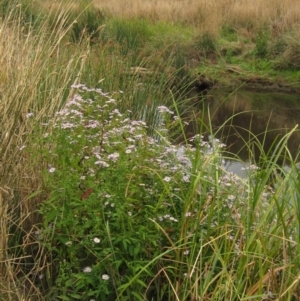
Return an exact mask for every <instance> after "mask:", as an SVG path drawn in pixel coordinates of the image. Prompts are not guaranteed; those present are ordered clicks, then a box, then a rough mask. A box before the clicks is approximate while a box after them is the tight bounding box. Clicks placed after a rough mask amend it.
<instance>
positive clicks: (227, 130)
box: [185, 89, 300, 174]
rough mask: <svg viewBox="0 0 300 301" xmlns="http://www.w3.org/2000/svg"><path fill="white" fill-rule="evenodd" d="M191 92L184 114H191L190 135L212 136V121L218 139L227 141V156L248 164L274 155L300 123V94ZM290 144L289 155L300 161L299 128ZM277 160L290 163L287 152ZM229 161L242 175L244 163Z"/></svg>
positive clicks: (241, 91)
mask: <svg viewBox="0 0 300 301" xmlns="http://www.w3.org/2000/svg"><path fill="white" fill-rule="evenodd" d="M191 95H192V97H191V98H190V101H189V110H188V111H187V112H186V113H185V116H188V115H189V114H192V115H191V116H192V117H191V118H190V120H191V121H190V122H189V125H188V126H187V127H186V134H187V136H188V137H191V136H193V135H194V134H195V133H199V132H202V133H204V134H205V132H207V135H209V134H211V133H209V129H207V124H211V126H212V132H213V135H214V136H215V138H218V139H220V140H221V141H222V142H223V143H225V144H226V149H225V157H229V158H230V157H234V156H237V157H238V158H239V159H240V160H241V161H243V162H245V165H248V163H249V162H250V161H251V163H254V162H255V163H258V164H259V161H260V158H261V157H264V158H266V157H271V156H272V154H274V152H275V151H276V146H277V145H278V142H279V141H280V139H282V137H283V136H284V135H285V134H287V133H289V132H290V131H291V130H292V129H293V128H294V127H295V126H296V125H300V94H298V93H287V92H272V91H257V90H255V91H254V90H253V91H247V90H235V91H229V90H226V89H212V90H210V91H208V93H207V94H206V95H203V94H202V95H196V93H194V94H193V93H191ZM195 116H196V120H193V119H195ZM287 147H288V152H289V154H288V156H291V157H292V158H293V159H294V160H297V156H298V154H299V147H300V131H299V130H296V131H295V132H294V133H293V134H292V135H291V137H290V138H289V140H288V143H287ZM277 163H278V164H280V165H284V164H288V159H287V153H286V154H284V155H283V156H281V157H280V158H279V160H278V162H277ZM226 164H227V165H228V169H229V170H230V171H235V172H236V173H238V174H243V172H240V168H241V167H242V163H241V164H238V163H236V162H234V161H231V160H230V159H228V160H227V161H226ZM249 164H250V163H249Z"/></svg>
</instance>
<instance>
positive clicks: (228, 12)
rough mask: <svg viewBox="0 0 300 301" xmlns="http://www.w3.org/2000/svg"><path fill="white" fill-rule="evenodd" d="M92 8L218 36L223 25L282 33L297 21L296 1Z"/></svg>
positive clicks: (133, 1)
mask: <svg viewBox="0 0 300 301" xmlns="http://www.w3.org/2000/svg"><path fill="white" fill-rule="evenodd" d="M93 3H94V5H95V6H96V7H98V8H100V9H103V10H106V11H108V12H109V13H111V14H112V15H114V16H122V17H126V18H132V17H145V18H150V19H152V20H164V21H171V22H182V23H187V24H191V25H194V26H197V28H198V29H200V30H205V31H209V32H211V33H217V32H219V31H220V29H221V26H222V25H223V24H228V25H230V26H233V27H235V28H236V29H239V28H246V29H247V30H252V29H255V28H259V27H260V26H264V25H266V24H268V25H269V26H271V28H272V29H273V30H274V31H285V30H289V29H290V28H291V27H294V26H297V25H298V23H299V21H300V2H299V1H297V0H286V1H281V0H268V1H265V0H222V1H220V0H211V1H208V0H181V1H180V0H160V1H158V0H155V1H153V0H128V1H122V0H109V1H108V0H94V1H93Z"/></svg>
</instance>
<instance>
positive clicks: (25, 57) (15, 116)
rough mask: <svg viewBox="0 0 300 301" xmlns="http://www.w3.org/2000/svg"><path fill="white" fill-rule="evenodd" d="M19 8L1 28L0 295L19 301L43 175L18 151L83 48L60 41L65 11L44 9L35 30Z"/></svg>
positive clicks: (64, 87) (64, 88)
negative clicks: (46, 11) (24, 252)
mask: <svg viewBox="0 0 300 301" xmlns="http://www.w3.org/2000/svg"><path fill="white" fill-rule="evenodd" d="M22 10H23V7H22V5H17V6H15V7H12V10H11V11H10V13H9V14H8V15H7V16H6V17H5V18H4V19H3V20H1V26H0V65H1V70H0V122H1V128H0V233H1V236H0V283H1V285H0V296H1V297H2V296H5V298H7V299H8V300H22V298H23V297H22V296H23V295H24V294H27V293H28V290H26V286H27V287H34V286H31V285H28V284H29V283H30V281H31V280H30V277H31V276H32V274H31V270H32V268H34V266H30V265H29V266H28V268H25V270H27V271H28V274H24V272H23V271H24V264H26V262H27V259H26V258H24V256H21V257H19V254H21V253H20V249H22V248H23V249H25V248H26V247H27V245H26V239H25V238H26V235H27V234H29V233H28V232H27V231H29V229H30V225H31V222H32V220H33V219H36V204H37V203H38V202H39V200H40V198H38V197H31V196H30V195H32V194H36V193H37V192H38V191H39V189H40V187H41V185H42V177H41V172H40V170H39V169H38V168H37V167H36V166H33V165H32V162H33V160H32V158H31V157H30V155H28V153H27V154H25V153H24V152H22V149H24V148H25V147H28V138H29V137H30V135H34V133H35V132H34V131H37V128H36V126H34V124H35V123H36V122H38V121H41V122H43V123H44V124H45V127H46V124H47V121H48V120H49V119H50V118H52V117H53V115H54V113H55V112H56V111H57V110H58V108H60V107H61V106H62V105H63V103H64V101H65V99H66V97H67V96H68V94H69V93H71V92H70V90H69V89H70V85H71V84H72V83H74V82H76V81H77V80H80V74H81V68H82V66H83V64H84V60H85V57H86V53H85V51H84V50H83V49H84V48H85V47H83V46H77V47H74V46H72V45H70V44H69V43H67V40H66V39H65V37H66V35H67V33H68V31H69V26H70V25H67V20H68V15H69V11H68V10H60V11H57V12H53V14H52V13H51V12H49V19H45V20H44V21H43V22H42V23H41V24H40V25H39V27H38V28H34V26H31V25H29V24H26V22H25V23H24V19H23V16H24V15H23V11H22ZM50 18H51V19H50ZM50 23H51V26H52V31H49V24H50ZM68 48H69V51H65V50H66V49H68ZM62 49H63V50H64V51H62ZM68 52H69V53H68ZM67 53H68V54H67ZM66 54H67V55H66ZM41 131H43V129H41ZM36 134H38V133H36ZM25 257H26V256H25ZM30 274H31V276H30V277H29V275H30ZM16 279H20V281H21V282H20V283H16ZM21 279H22V280H21ZM26 283H27V285H26ZM36 293H37V292H36ZM0 299H1V298H0ZM1 300H2V299H1ZM26 300H29V299H26Z"/></svg>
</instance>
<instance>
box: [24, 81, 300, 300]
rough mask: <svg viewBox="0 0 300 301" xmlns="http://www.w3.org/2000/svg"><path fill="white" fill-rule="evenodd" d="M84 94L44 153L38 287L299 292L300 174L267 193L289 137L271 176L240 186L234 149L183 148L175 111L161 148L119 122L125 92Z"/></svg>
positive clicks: (271, 164)
mask: <svg viewBox="0 0 300 301" xmlns="http://www.w3.org/2000/svg"><path fill="white" fill-rule="evenodd" d="M73 88H74V89H76V91H74V96H73V98H71V99H70V100H69V101H68V102H67V104H66V106H65V107H64V108H63V109H62V110H61V111H59V112H58V113H57V114H56V118H55V119H54V120H53V124H52V125H53V126H51V128H52V131H51V132H49V133H47V132H46V133H45V135H44V136H43V137H40V138H41V140H38V144H37V145H39V146H40V148H39V153H40V154H41V156H42V158H43V160H45V162H46V168H45V170H44V179H45V185H46V187H47V189H48V191H49V197H48V198H47V200H45V201H44V202H43V203H42V205H41V207H40V210H39V212H40V214H41V216H42V218H43V222H42V223H41V224H36V225H35V227H34V229H35V230H36V231H31V232H30V235H28V240H29V241H30V244H31V245H32V246H33V247H32V249H33V250H34V249H36V252H35V253H34V252H33V253H32V254H33V255H32V256H33V260H34V262H41V263H43V264H42V265H41V266H40V267H39V268H36V269H35V270H34V271H33V273H32V274H34V275H35V278H34V283H35V285H36V286H37V287H39V288H40V289H41V290H42V291H43V292H44V294H46V295H47V297H46V298H47V299H50V300H53V299H55V298H59V299H63V300H74V299H95V300H127V298H130V299H141V300H142V299H143V300H145V299H146V300H152V299H156V300H166V299H167V300H175V299H176V300H190V299H197V298H198V299H199V298H205V299H208V300H224V298H225V299H228V300H240V299H241V298H244V299H247V298H267V296H269V297H276V298H279V299H282V300H289V299H288V298H291V296H293V295H295V296H296V295H297V294H298V293H299V292H298V291H297V284H298V282H299V279H298V278H297V277H296V276H295V275H296V274H297V262H298V259H299V258H298V255H297V252H298V247H297V246H298V243H299V219H298V218H295V217H294V215H293V214H294V212H295V211H294V210H296V209H297V207H295V206H296V203H291V202H290V201H289V202H287V199H286V198H285V197H286V196H287V195H289V194H288V191H290V192H289V193H291V192H292V190H290V189H289V188H288V183H289V181H296V178H295V174H294V173H293V172H291V171H284V170H282V172H283V175H284V179H286V180H285V181H283V182H279V185H278V186H277V185H276V186H273V187H271V186H268V179H269V176H270V174H271V172H273V171H274V170H275V169H277V168H278V166H277V164H276V161H277V158H278V156H279V155H280V154H281V153H282V151H284V150H285V146H286V142H287V140H288V138H289V135H290V134H287V135H286V136H285V137H283V138H282V139H281V140H280V141H279V143H278V147H277V148H276V150H275V152H274V156H273V157H271V161H265V165H264V168H263V169H259V168H258V167H256V166H250V169H249V174H248V177H247V178H245V179H241V178H239V177H237V176H236V175H235V174H232V173H228V172H226V170H225V169H224V167H223V166H222V160H223V156H222V154H221V150H222V148H224V145H223V144H222V143H221V142H220V141H218V140H216V139H214V138H213V137H212V138H211V140H210V142H207V141H204V140H203V137H202V136H200V135H196V136H195V137H193V138H192V139H190V140H189V141H187V140H186V143H185V144H184V145H182V146H175V145H172V144H171V143H170V142H169V139H168V136H169V134H168V132H169V130H171V129H172V128H174V127H175V128H176V127H179V128H182V127H183V124H182V121H181V119H180V118H179V117H177V116H176V115H175V114H174V112H172V111H170V110H169V109H168V108H166V107H164V106H160V107H158V110H157V114H158V121H159V123H158V124H157V127H156V133H157V135H156V136H155V137H154V138H153V137H149V136H148V134H147V124H146V123H145V122H144V121H136V120H133V119H132V118H131V117H130V115H131V112H130V111H119V109H118V103H119V102H121V99H122V97H121V96H120V95H119V93H121V92H118V91H115V96H116V97H114V96H113V95H111V94H109V93H105V92H104V91H103V90H102V89H99V88H97V89H91V88H87V87H86V86H84V85H75V86H73ZM121 95H122V93H121ZM117 99H120V100H119V101H117ZM35 141H37V140H35ZM33 145H35V144H33ZM24 151H26V149H25V150H24ZM33 163H34V162H33ZM295 183H296V182H295ZM293 193H294V192H293ZM293 199H295V198H293ZM289 200H290V198H289ZM297 216H298V215H297ZM37 250H40V251H39V252H37Z"/></svg>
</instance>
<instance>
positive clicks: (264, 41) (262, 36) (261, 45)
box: [255, 29, 269, 58]
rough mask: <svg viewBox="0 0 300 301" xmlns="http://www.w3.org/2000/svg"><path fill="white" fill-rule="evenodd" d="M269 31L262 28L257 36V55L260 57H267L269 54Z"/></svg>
mask: <svg viewBox="0 0 300 301" xmlns="http://www.w3.org/2000/svg"><path fill="white" fill-rule="evenodd" d="M268 40H269V33H268V32H267V31H266V30H264V29H260V30H259V32H258V33H257V35H256V38H255V55H256V56H258V57H260V58H265V57H266V56H267V54H268Z"/></svg>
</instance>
